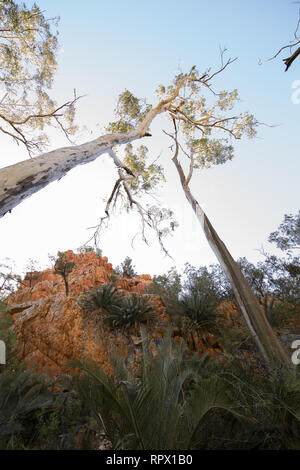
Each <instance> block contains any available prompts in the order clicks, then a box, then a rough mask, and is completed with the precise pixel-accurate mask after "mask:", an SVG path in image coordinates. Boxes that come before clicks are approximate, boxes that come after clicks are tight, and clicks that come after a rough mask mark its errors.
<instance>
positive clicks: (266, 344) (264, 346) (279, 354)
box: [173, 152, 291, 367]
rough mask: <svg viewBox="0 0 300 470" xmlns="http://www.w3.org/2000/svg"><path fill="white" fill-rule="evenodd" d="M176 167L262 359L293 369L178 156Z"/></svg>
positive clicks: (174, 158) (274, 364) (188, 198)
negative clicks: (191, 186) (187, 176)
mask: <svg viewBox="0 0 300 470" xmlns="http://www.w3.org/2000/svg"><path fill="white" fill-rule="evenodd" d="M173 163H174V164H175V166H176V169H177V171H178V173H179V177H180V181H181V185H182V188H183V190H184V193H185V196H186V198H187V200H188V201H189V203H190V205H191V206H192V208H193V211H194V212H195V214H196V216H197V218H198V220H199V221H200V223H201V226H202V228H203V231H204V233H205V236H206V238H207V240H208V242H209V244H210V246H211V248H212V250H213V251H214V253H215V255H216V257H217V259H218V261H219V263H220V265H221V266H222V268H223V269H224V271H225V273H226V274H227V277H228V279H229V281H230V282H231V285H232V288H233V291H234V294H235V297H236V300H237V302H238V304H239V306H240V309H241V311H242V313H243V316H244V318H245V320H246V322H247V325H248V327H249V329H250V332H251V334H252V336H253V338H254V339H255V341H256V344H257V346H258V348H259V350H260V351H261V353H262V355H263V357H264V358H265V360H266V362H267V363H268V364H269V365H270V366H271V367H276V366H278V365H281V366H283V367H291V361H290V359H289V357H288V355H287V354H286V352H285V350H284V348H283V346H282V345H281V343H280V342H279V340H278V339H277V337H276V335H275V333H274V331H273V329H272V327H271V325H270V324H269V322H268V320H267V318H266V316H265V314H264V311H263V309H262V307H261V306H260V304H259V302H258V299H257V298H256V296H255V295H254V294H253V292H252V290H251V288H250V286H249V284H248V282H247V281H246V279H245V277H244V276H243V274H242V272H241V270H240V268H239V266H238V265H237V263H236V262H235V261H234V259H233V258H232V256H231V254H230V253H229V251H228V249H227V248H226V246H225V244H224V243H223V242H222V240H221V239H220V238H219V236H218V234H217V232H216V231H215V229H214V228H213V226H212V225H211V223H210V221H209V219H208V218H207V216H206V215H205V213H204V211H203V210H202V208H201V207H200V205H199V204H198V202H197V200H196V199H195V198H194V196H193V195H192V193H191V191H190V189H189V186H188V182H187V180H186V177H185V175H184V172H183V169H182V167H181V165H180V163H179V161H178V159H177V152H176V154H175V156H174V157H173Z"/></svg>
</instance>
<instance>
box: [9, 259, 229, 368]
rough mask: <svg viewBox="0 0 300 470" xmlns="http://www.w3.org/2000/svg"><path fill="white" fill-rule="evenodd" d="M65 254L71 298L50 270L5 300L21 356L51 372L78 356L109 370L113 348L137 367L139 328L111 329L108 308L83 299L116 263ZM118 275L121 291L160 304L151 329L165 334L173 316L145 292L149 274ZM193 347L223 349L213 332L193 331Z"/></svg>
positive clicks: (152, 335) (212, 350)
mask: <svg viewBox="0 0 300 470" xmlns="http://www.w3.org/2000/svg"><path fill="white" fill-rule="evenodd" d="M65 254H66V257H67V260H68V261H72V262H74V268H73V270H72V272H71V273H70V275H69V278H68V279H69V296H68V297H66V295H65V287H64V282H63V279H62V278H61V276H59V275H56V274H55V273H54V271H53V270H52V269H47V270H45V271H43V272H41V273H39V275H38V277H37V278H36V279H32V280H31V281H25V282H24V283H23V286H22V287H21V288H20V289H19V290H18V291H16V292H14V293H13V294H11V295H10V296H9V297H8V299H7V303H8V305H9V312H10V314H11V316H12V318H13V320H14V329H15V331H16V333H17V337H18V341H17V344H18V347H17V357H18V359H19V360H23V361H24V362H25V364H27V365H28V366H29V367H37V369H38V370H40V371H45V372H47V373H48V374H50V375H57V374H61V373H69V372H71V370H72V369H69V368H66V364H67V363H68V362H69V361H70V360H72V359H75V358H76V359H80V360H89V359H91V360H93V361H96V362H97V363H98V364H99V365H100V366H101V367H102V368H103V369H104V370H106V371H110V370H111V366H110V361H109V352H110V350H111V349H115V350H116V351H117V353H118V354H119V355H120V356H121V357H122V358H124V359H125V360H126V364H127V365H128V367H130V368H135V367H136V366H137V364H138V362H139V358H140V355H141V338H140V331H139V328H138V327H135V326H132V327H130V328H129V329H126V331H122V330H121V329H119V328H114V329H113V328H108V327H107V326H105V324H104V323H103V319H104V317H105V315H106V313H105V311H101V310H98V311H95V312H89V313H87V312H86V311H84V310H83V309H82V308H81V306H80V304H79V297H80V295H81V294H82V293H84V292H86V291H89V290H91V289H92V288H94V287H96V286H100V285H101V284H103V283H107V282H110V280H111V279H110V276H111V275H112V274H113V269H112V265H111V264H110V263H108V260H107V258H106V257H99V256H98V255H97V254H96V253H94V252H89V253H86V254H74V253H73V252H72V251H67V252H66V253H65ZM115 277H116V279H115V285H116V287H118V289H119V290H120V292H121V293H123V295H128V293H129V292H136V293H138V294H139V295H142V296H143V295H145V296H147V298H148V299H149V301H150V303H152V304H153V305H154V306H155V307H156V312H157V318H156V319H155V320H154V321H152V322H150V323H149V324H148V325H147V330H148V333H149V335H150V338H151V339H152V340H153V341H154V342H155V340H157V339H159V338H161V337H162V336H163V334H164V331H165V329H166V327H167V325H168V324H169V323H170V319H169V317H168V315H167V314H166V312H165V308H164V305H163V303H162V301H161V299H160V297H159V296H157V295H153V294H145V293H144V291H145V287H146V286H148V285H149V284H150V283H151V282H152V280H151V276H149V275H147V274H145V275H141V276H136V277H134V278H131V279H128V278H124V277H122V276H115ZM174 334H175V335H176V332H174ZM175 337H176V340H177V341H184V339H183V338H182V336H181V337H180V332H177V336H175ZM193 349H195V350H197V351H199V353H200V354H203V353H204V352H207V351H208V352H209V354H210V355H211V356H212V357H214V356H216V355H217V354H219V353H220V351H221V349H220V346H219V345H217V344H216V341H215V339H214V338H213V336H212V335H207V337H205V338H198V337H197V335H193Z"/></svg>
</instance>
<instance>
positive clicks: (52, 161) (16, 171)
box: [0, 100, 169, 217]
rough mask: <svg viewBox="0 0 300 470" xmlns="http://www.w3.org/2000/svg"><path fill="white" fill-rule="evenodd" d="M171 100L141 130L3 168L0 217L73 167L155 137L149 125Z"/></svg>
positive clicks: (150, 115) (148, 117)
mask: <svg viewBox="0 0 300 470" xmlns="http://www.w3.org/2000/svg"><path fill="white" fill-rule="evenodd" d="M168 101H169V100H167V101H161V102H160V103H159V104H158V105H157V106H156V107H155V108H153V109H151V110H150V111H149V112H148V114H147V115H146V117H145V118H144V120H143V121H142V122H141V123H140V124H139V125H138V126H137V128H136V129H134V130H132V131H130V132H124V133H116V134H106V135H104V136H101V137H98V138H97V139H94V140H92V141H91V142H87V143H85V144H81V145H76V146H72V147H63V148H60V149H57V150H53V151H51V152H47V153H43V154H42V155H39V156H38V157H34V158H31V159H29V160H25V161H22V162H20V163H16V164H15V165H10V166H8V167H6V168H3V169H0V217H3V216H4V215H5V214H6V212H9V211H11V210H12V209H13V208H14V207H16V206H17V205H18V204H20V203H21V202H22V201H23V200H24V199H25V198H27V197H29V196H31V195H32V194H34V193H36V192H37V191H39V190H40V189H42V188H44V187H45V186H47V185H48V184H49V183H52V181H56V180H59V179H60V178H62V177H63V176H65V175H66V174H67V173H68V171H70V170H71V169H72V168H75V167H76V166H78V165H83V164H85V163H89V162H91V161H93V160H95V159H96V158H97V157H99V155H102V154H103V153H109V154H111V152H110V151H111V149H112V147H113V146H115V145H121V144H127V143H128V142H132V141H134V140H137V139H140V138H142V137H148V136H151V134H149V132H148V129H149V126H150V124H151V122H152V121H153V119H154V118H155V117H156V116H157V115H158V114H160V113H162V112H163V111H164V106H165V103H166V102H168ZM112 156H113V159H114V163H115V164H116V166H117V167H120V168H124V170H125V171H128V169H127V168H126V167H124V166H123V164H122V162H121V161H120V160H119V159H118V158H117V156H116V155H115V154H112Z"/></svg>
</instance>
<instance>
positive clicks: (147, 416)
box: [73, 327, 231, 450]
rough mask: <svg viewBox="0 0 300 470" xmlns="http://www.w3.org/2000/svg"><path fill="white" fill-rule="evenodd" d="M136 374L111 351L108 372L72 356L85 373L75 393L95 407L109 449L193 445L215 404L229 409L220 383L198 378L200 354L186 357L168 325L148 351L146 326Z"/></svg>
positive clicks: (216, 378)
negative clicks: (138, 372)
mask: <svg viewBox="0 0 300 470" xmlns="http://www.w3.org/2000/svg"><path fill="white" fill-rule="evenodd" d="M141 334H142V345H143V346H142V361H141V370H140V374H139V376H138V377H137V376H134V375H133V374H132V373H130V372H129V371H128V370H127V369H126V367H125V365H124V362H123V361H122V360H120V359H119V358H118V357H117V356H112V365H113V374H114V375H113V377H111V376H108V375H107V374H105V373H104V372H103V371H102V370H101V369H100V368H99V367H98V366H97V365H96V364H95V363H89V364H87V363H85V364H84V363H81V362H79V361H74V362H73V366H75V367H79V368H80V369H81V370H82V371H84V372H85V374H84V375H82V376H81V377H76V378H75V379H74V380H75V387H76V389H77V391H78V392H79V396H80V397H81V399H82V400H83V401H85V402H86V404H87V405H88V406H89V407H90V408H91V409H92V410H93V411H94V413H95V415H96V416H97V418H98V420H99V424H100V425H101V426H103V427H104V430H105V433H106V435H107V437H108V438H109V439H110V441H111V442H112V445H113V448H114V449H126V450H130V449H131V450H132V449H135V450H143V449H152V450H154V449H161V450H163V449H195V448H198V446H199V445H200V444H199V443H200V441H201V439H200V438H199V435H198V432H197V430H198V428H199V427H200V425H201V422H202V420H203V419H204V417H205V416H206V415H207V414H208V413H210V412H211V411H212V410H214V409H216V408H220V409H227V410H228V411H229V412H230V411H231V405H230V401H229V399H228V397H227V395H226V390H225V389H224V383H223V382H222V381H221V380H219V379H218V377H216V376H211V377H202V376H201V375H199V369H201V366H203V364H204V363H205V360H204V359H199V358H198V360H197V361H196V366H195V359H193V358H192V359H191V358H190V357H189V358H188V357H187V356H186V355H185V351H184V349H183V346H178V345H174V344H173V343H172V339H171V331H170V330H168V331H167V332H166V334H165V336H164V338H163V340H162V341H161V343H160V344H159V345H158V346H157V347H156V351H155V353H153V351H152V348H151V347H150V341H149V338H148V337H147V336H146V332H145V329H144V328H143V327H142V328H141Z"/></svg>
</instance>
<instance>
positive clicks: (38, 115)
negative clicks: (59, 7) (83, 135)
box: [0, 0, 77, 155]
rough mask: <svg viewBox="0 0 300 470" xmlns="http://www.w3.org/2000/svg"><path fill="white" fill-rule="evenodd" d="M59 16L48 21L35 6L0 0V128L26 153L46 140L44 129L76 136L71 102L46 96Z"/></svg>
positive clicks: (31, 151)
mask: <svg viewBox="0 0 300 470" xmlns="http://www.w3.org/2000/svg"><path fill="white" fill-rule="evenodd" d="M58 20H59V18H52V19H49V20H48V19H46V18H45V16H44V14H43V12H42V11H41V10H40V9H39V7H38V6H37V5H36V4H34V5H33V6H32V7H31V8H28V7H26V5H25V4H20V5H18V4H17V3H16V2H15V1H13V0H0V64H1V66H0V132H1V133H3V134H5V135H7V136H9V137H11V138H12V139H13V140H14V141H15V142H16V143H17V144H21V145H24V146H25V148H26V150H27V152H28V153H29V155H32V154H34V153H35V152H37V151H41V150H42V149H43V148H44V147H45V145H46V144H47V142H48V137H47V134H46V132H45V129H46V127H47V126H48V125H52V126H56V127H58V128H59V129H60V130H62V131H63V132H64V134H65V135H66V136H67V137H68V138H69V137H70V136H71V135H72V134H74V132H75V130H76V127H75V126H74V123H73V121H74V111H75V108H74V104H75V102H76V101H77V98H76V96H74V99H72V100H71V101H69V102H67V103H64V104H62V105H58V104H57V103H56V102H55V101H54V100H53V99H52V98H51V97H50V95H49V90H50V88H51V85H52V82H53V77H54V75H55V73H56V68H57V62H56V54H57V49H58V41H57V34H58V33H57V32H53V27H55V26H56V25H57V23H58Z"/></svg>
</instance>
